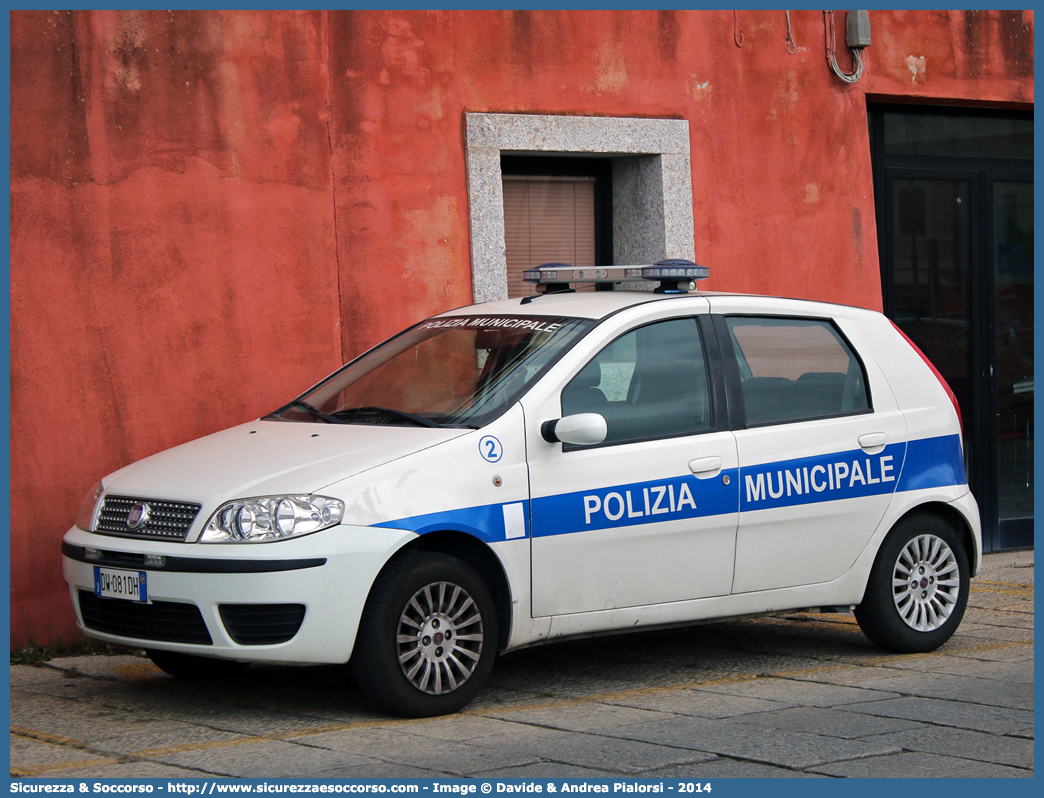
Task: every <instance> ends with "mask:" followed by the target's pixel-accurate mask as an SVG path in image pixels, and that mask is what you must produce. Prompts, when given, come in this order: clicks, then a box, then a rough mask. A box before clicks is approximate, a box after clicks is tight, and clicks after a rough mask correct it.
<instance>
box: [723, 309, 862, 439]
mask: <svg viewBox="0 0 1044 798" xmlns="http://www.w3.org/2000/svg"><path fill="white" fill-rule="evenodd" d="M726 323H727V324H728V328H729V333H730V334H731V336H732V345H733V347H734V348H735V351H736V359H737V361H738V362H739V370H740V381H741V382H740V384H741V388H742V391H743V404H744V406H745V409H746V414H747V425H748V426H751V425H757V424H775V423H780V422H785V421H800V420H802V419H810V418H825V417H828V416H839V415H848V414H852V413H860V412H865V411H867V410H869V409H870V395H869V391H868V390H867V386H866V375H865V373H864V371H863V365H862V363H860V361H859V359H858V358H857V357H856V356H855V354H854V353H853V352H852V350H851V348H850V347H849V346H848V343H847V342H846V341H845V339H844V338H842V337H841V335H840V334H839V333H838V331H837V330H836V329H835V328H834V325H833V324H831V323H830V322H829V321H825V320H823V319H781V318H763V317H755V316H729V317H727V318H726Z"/></svg>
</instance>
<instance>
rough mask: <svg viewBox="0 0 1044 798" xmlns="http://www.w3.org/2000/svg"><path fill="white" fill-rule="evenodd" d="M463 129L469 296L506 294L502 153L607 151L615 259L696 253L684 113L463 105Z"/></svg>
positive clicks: (637, 260)
mask: <svg viewBox="0 0 1044 798" xmlns="http://www.w3.org/2000/svg"><path fill="white" fill-rule="evenodd" d="M465 129H466V144H465V146H466V157H467V172H468V211H469V217H470V228H471V278H472V296H473V297H474V300H475V302H491V301H494V300H497V299H506V298H507V259H506V256H505V246H504V193H503V175H502V174H501V171H500V156H501V155H502V154H510V155H556V154H557V155H570V156H583V155H589V156H598V157H602V158H608V159H610V160H611V161H612V164H613V263H614V264H618V265H622V264H633V263H655V262H656V261H658V260H662V259H664V258H685V259H687V260H695V237H694V227H693V215H692V166H691V163H690V159H689V122H688V120H685V119H647V118H629V117H600V116H557V115H555V116H552V115H542V114H497V113H467V114H465Z"/></svg>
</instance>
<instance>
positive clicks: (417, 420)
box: [273, 316, 595, 428]
mask: <svg viewBox="0 0 1044 798" xmlns="http://www.w3.org/2000/svg"><path fill="white" fill-rule="evenodd" d="M594 323H595V322H594V321H592V320H589V319H569V318H561V317H549V316H450V317H442V318H437V319H430V320H428V321H426V322H422V323H421V324H419V325H417V326H416V327H414V328H413V329H410V330H407V331H406V332H405V333H403V334H402V335H399V336H396V337H395V338H392V339H390V340H388V341H386V342H385V343H383V344H381V345H380V346H378V347H377V348H375V349H373V350H371V351H369V352H367V353H366V354H365V355H363V356H362V357H360V358H358V359H357V360H355V361H353V362H352V363H349V364H348V365H347V366H345V367H344V368H342V369H341V370H340V371H338V372H336V373H335V374H333V375H332V376H331V377H329V378H328V379H326V380H324V381H323V382H321V383H320V384H319V385H318V386H316V387H315V388H313V389H312V390H311V391H309V392H308V393H306V394H304V395H303V396H301V397H300V398H298V399H296V400H295V401H294V402H292V403H291V404H289V405H287V406H286V407H284V408H282V409H281V410H279V411H277V412H276V413H274V414H273V415H274V416H276V417H279V418H283V419H286V420H288V421H289V420H292V421H311V422H316V423H341V424H395V425H417V426H428V427H436V426H437V427H442V426H450V427H476V428H477V427H481V426H483V425H485V424H487V423H489V422H490V421H492V420H493V419H494V418H496V417H497V416H499V415H500V414H501V413H502V412H504V410H506V409H507V408H508V407H510V406H511V404H513V403H514V402H515V400H516V399H518V397H519V396H521V395H522V393H523V392H524V391H525V389H526V388H527V387H528V386H529V385H530V384H531V383H532V382H533V380H534V378H535V377H536V376H537V375H538V374H540V372H541V371H542V370H543V369H544V368H545V367H546V366H547V365H548V364H549V363H550V362H551V361H552V360H554V359H555V358H556V357H557V356H558V355H559V354H560V353H561V352H563V351H565V350H566V349H567V348H569V347H570V346H571V345H572V343H573V342H574V341H575V340H576V339H577V338H578V337H579V336H580V335H581V334H582V333H583V332H584V331H586V330H588V329H590V328H591V327H592V326H593V325H594Z"/></svg>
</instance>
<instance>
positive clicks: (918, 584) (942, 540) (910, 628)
mask: <svg viewBox="0 0 1044 798" xmlns="http://www.w3.org/2000/svg"><path fill="white" fill-rule="evenodd" d="M968 587H969V567H968V554H967V552H966V551H965V548H964V544H963V543H962V542H961V539H960V537H959V536H958V535H957V532H956V531H955V530H954V529H953V527H951V526H950V525H949V524H948V523H947V522H946V521H945V520H943V519H942V518H940V517H939V516H937V515H932V514H928V513H918V514H916V515H911V516H907V517H906V518H904V519H903V520H901V521H900V522H899V523H898V524H897V525H896V526H895V528H894V529H893V530H892V532H891V533H890V534H889V535H888V537H887V538H886V539H885V542H884V545H883V546H881V549H880V551H878V553H877V559H876V560H875V561H874V566H873V569H872V570H871V571H870V579H869V581H868V582H867V586H866V594H865V596H864V597H863V602H862V603H861V604H860V605H859V606H858V607H856V610H855V616H856V620H857V621H858V622H859V626H860V628H861V629H862V630H863V633H864V634H865V635H866V636H867V637H869V638H870V640H872V641H873V642H874V643H876V644H877V645H879V646H880V647H881V648H885V649H888V650H890V651H900V652H904V653H906V652H920V651H932V650H934V649H936V648H938V647H939V646H941V645H942V644H943V643H945V642H946V641H947V640H949V639H950V637H951V636H952V635H953V633H954V632H955V631H956V630H957V627H958V625H959V624H960V622H961V619H962V618H963V617H964V609H965V606H966V605H967V603H968Z"/></svg>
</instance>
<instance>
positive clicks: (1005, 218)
mask: <svg viewBox="0 0 1044 798" xmlns="http://www.w3.org/2000/svg"><path fill="white" fill-rule="evenodd" d="M990 199H991V200H992V203H993V214H992V223H993V230H994V236H993V247H992V255H993V270H992V271H993V289H994V290H993V320H994V322H993V333H994V335H993V339H994V340H993V344H994V347H993V349H994V363H995V365H994V380H995V384H996V397H997V433H996V443H997V457H996V465H995V469H996V471H995V477H996V482H997V515H998V521H999V526H1000V531H1001V537H1002V538H1004V537H1005V533H1006V532H1009V531H1011V532H1014V531H1016V529H1017V528H1018V527H1029V529H1028V530H1027V531H1029V532H1030V534H1031V533H1032V525H1033V184H1032V183H1030V182H1023V181H1016V180H1006V179H998V180H994V181H992V186H991V197H990ZM1004 542H1005V541H1004V540H1003V539H1002V541H1001V543H1002V546H1003V543H1004Z"/></svg>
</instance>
